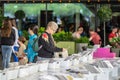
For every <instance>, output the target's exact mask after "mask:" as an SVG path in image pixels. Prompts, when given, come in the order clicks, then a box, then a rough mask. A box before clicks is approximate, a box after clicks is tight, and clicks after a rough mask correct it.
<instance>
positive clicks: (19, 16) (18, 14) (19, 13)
mask: <svg viewBox="0 0 120 80" xmlns="http://www.w3.org/2000/svg"><path fill="white" fill-rule="evenodd" d="M15 17H16V18H17V19H23V18H24V17H25V13H24V11H23V10H18V11H16V12H15Z"/></svg>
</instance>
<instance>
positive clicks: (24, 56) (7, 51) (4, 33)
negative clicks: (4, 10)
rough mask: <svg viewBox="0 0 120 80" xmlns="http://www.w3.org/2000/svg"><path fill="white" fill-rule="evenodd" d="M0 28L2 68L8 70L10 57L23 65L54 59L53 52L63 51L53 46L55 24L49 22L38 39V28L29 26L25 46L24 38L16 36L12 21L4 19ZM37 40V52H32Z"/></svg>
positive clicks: (15, 28)
mask: <svg viewBox="0 0 120 80" xmlns="http://www.w3.org/2000/svg"><path fill="white" fill-rule="evenodd" d="M2 24H3V25H2V28H1V48H2V67H3V69H5V68H9V63H10V61H11V57H13V60H14V62H19V64H21V65H24V64H27V63H34V62H36V59H37V61H38V60H41V59H45V58H52V57H54V52H61V51H65V50H66V49H65V48H58V47H56V46H55V42H54V39H53V37H52V34H54V33H55V32H56V31H57V29H58V25H57V23H55V22H53V21H51V22H49V23H48V25H47V27H46V30H45V32H44V33H42V34H41V35H40V36H39V37H38V28H39V27H38V26H37V25H34V24H31V25H30V26H29V28H28V33H29V40H28V43H27V46H26V45H25V44H24V43H25V41H26V38H25V37H24V36H19V35H18V29H17V26H16V25H15V20H14V19H4V20H3V23H2ZM37 38H39V40H38V45H39V47H40V48H39V50H38V52H36V51H34V49H33V44H34V41H35V39H37Z"/></svg>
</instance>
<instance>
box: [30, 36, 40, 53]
mask: <svg viewBox="0 0 120 80" xmlns="http://www.w3.org/2000/svg"><path fill="white" fill-rule="evenodd" d="M38 40H39V37H37V38H35V39H34V43H33V45H32V48H33V50H34V51H35V52H38V51H39V45H38Z"/></svg>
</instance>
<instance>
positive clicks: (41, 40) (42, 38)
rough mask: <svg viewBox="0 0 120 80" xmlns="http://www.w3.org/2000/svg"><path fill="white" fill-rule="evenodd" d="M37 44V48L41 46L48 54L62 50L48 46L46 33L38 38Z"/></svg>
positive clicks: (61, 49)
mask: <svg viewBox="0 0 120 80" xmlns="http://www.w3.org/2000/svg"><path fill="white" fill-rule="evenodd" d="M40 43H41V44H40ZM38 44H39V46H42V48H44V49H45V50H46V51H49V52H60V51H63V48H58V47H55V46H51V45H50V44H49V40H48V35H47V34H46V33H44V34H42V35H41V36H40V38H39V41H38Z"/></svg>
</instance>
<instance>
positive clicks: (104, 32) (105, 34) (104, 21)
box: [104, 21, 106, 46]
mask: <svg viewBox="0 0 120 80" xmlns="http://www.w3.org/2000/svg"><path fill="white" fill-rule="evenodd" d="M105 45H106V29H105V21H104V46H105Z"/></svg>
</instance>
